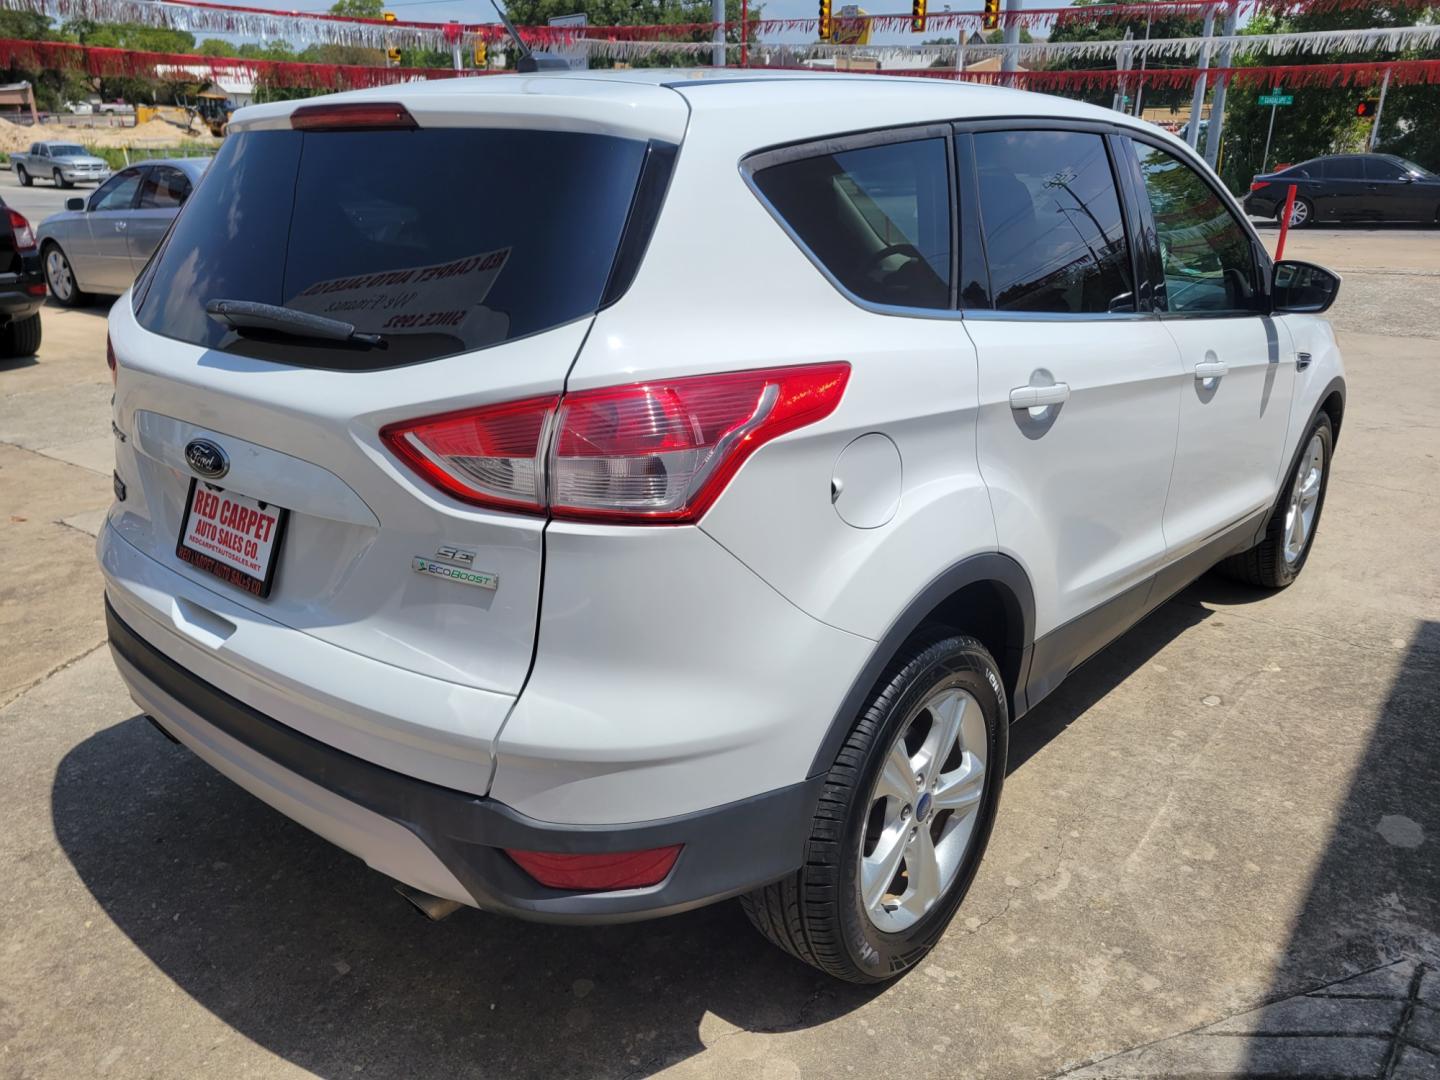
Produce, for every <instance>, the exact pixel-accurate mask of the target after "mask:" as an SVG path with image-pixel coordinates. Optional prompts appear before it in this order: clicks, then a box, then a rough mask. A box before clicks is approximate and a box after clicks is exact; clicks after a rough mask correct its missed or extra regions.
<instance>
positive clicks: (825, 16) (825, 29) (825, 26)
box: [820, 0, 834, 41]
mask: <svg viewBox="0 0 1440 1080" xmlns="http://www.w3.org/2000/svg"><path fill="white" fill-rule="evenodd" d="M832 29H834V28H833V27H832V26H831V25H830V0H820V40H821V41H829V40H830V32H831V30H832Z"/></svg>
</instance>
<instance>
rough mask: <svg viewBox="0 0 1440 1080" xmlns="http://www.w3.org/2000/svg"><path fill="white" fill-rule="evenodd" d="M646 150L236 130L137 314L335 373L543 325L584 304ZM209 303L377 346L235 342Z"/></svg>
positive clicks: (279, 339)
mask: <svg viewBox="0 0 1440 1080" xmlns="http://www.w3.org/2000/svg"><path fill="white" fill-rule="evenodd" d="M645 150H646V144H645V143H644V142H641V141H638V140H633V139H621V138H615V137H612V136H607V135H595V134H584V133H576V132H563V131H538V130H513V129H511V130H506V129H498V128H429V129H426V128H421V129H418V130H413V131H373V130H372V131H327V132H302V131H283V130H282V131H274V130H271V131H248V132H237V133H235V134H232V135H231V136H230V137H229V138H227V139H226V140H225V143H224V145H223V146H222V147H221V149H220V152H219V154H218V155H217V156H216V158H215V160H214V162H212V163H211V165H210V167H209V168H208V169H207V170H206V172H205V176H204V177H203V178H202V179H201V181H200V184H199V185H198V186H197V188H196V189H195V192H194V193H193V194H192V195H191V196H190V198H189V199H188V200H186V203H185V208H184V210H183V211H182V212H181V214H180V216H179V218H177V220H176V224H175V227H174V229H173V230H172V231H171V233H170V237H169V240H168V241H167V242H166V244H165V246H164V248H163V249H162V250H161V252H160V254H159V255H158V257H157V258H156V261H155V263H154V268H153V272H152V273H151V274H150V275H149V276H148V278H147V279H146V281H145V282H144V283H143V284H144V287H143V288H142V289H141V290H140V293H141V295H140V297H139V299H138V305H137V308H136V316H137V318H138V320H139V322H140V323H141V325H142V326H145V327H146V328H147V329H149V330H151V331H153V332H155V333H157V334H163V335H165V336H167V337H172V338H178V339H180V340H182V341H189V342H192V343H194V344H197V345H204V346H208V347H211V348H218V349H222V350H225V351H228V352H236V353H242V354H244V355H247V356H253V357H257V358H260V359H265V360H275V361H278V362H282V363H288V364H298V365H306V366H312V367H328V368H340V369H372V368H379V367H395V366H398V365H401V364H407V363H413V362H416V361H420V360H428V359H434V358H436V357H440V356H448V355H451V354H453V353H459V352H468V351H471V350H475V349H483V348H487V347H489V346H492V345H497V344H500V343H502V342H505V341H509V340H512V339H514V338H518V337H523V336H525V335H528V334H534V333H538V332H540V331H543V330H548V329H551V328H552V327H556V326H559V325H560V324H562V323H566V322H569V321H571V320H573V319H577V318H580V317H582V316H585V315H589V314H592V313H594V312H595V311H596V310H597V308H598V307H599V304H600V297H601V295H602V292H603V290H604V288H605V282H606V278H607V277H608V275H609V273H610V267H611V264H612V263H613V262H614V260H615V252H616V248H617V247H618V245H619V242H620V236H621V232H622V230H623V229H624V226H625V220H626V214H627V212H628V210H629V208H630V202H631V198H632V196H633V195H634V192H635V188H636V179H637V177H638V176H639V173H640V166H641V163H642V161H643V159H644V157H645ZM402 161H403V162H407V163H416V164H415V167H413V168H396V162H402ZM420 163H423V164H420ZM215 299H227V300H253V301H258V302H260V303H265V304H277V305H283V306H285V307H290V308H294V309H295V310H297V311H305V312H309V313H312V314H316V315H324V316H327V317H330V318H339V319H343V320H344V321H346V322H350V323H353V324H354V325H355V326H356V328H357V329H359V330H361V331H364V332H368V333H378V334H380V335H382V336H383V337H384V339H385V342H386V347H385V348H383V349H378V348H372V349H359V348H352V347H349V346H347V345H344V344H339V343H333V342H321V341H315V340H311V339H303V338H296V337H293V336H283V335H276V336H269V337H267V336H265V335H263V334H260V333H254V334H249V335H246V336H240V335H238V334H237V333H235V332H234V331H233V330H231V329H229V328H228V327H226V326H223V325H222V324H221V323H219V322H217V321H216V320H214V319H211V318H209V317H208V316H207V315H206V314H205V304H206V302H207V301H209V300H215Z"/></svg>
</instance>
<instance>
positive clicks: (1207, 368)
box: [1195, 360, 1230, 382]
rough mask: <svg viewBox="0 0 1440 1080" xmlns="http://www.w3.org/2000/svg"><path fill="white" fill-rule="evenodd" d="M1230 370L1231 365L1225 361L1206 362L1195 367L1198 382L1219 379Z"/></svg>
mask: <svg viewBox="0 0 1440 1080" xmlns="http://www.w3.org/2000/svg"><path fill="white" fill-rule="evenodd" d="M1229 370H1230V365H1229V364H1227V363H1225V361H1224V360H1206V361H1203V362H1201V363H1199V364H1196V365H1195V379H1196V381H1197V382H1204V381H1205V380H1206V379H1218V378H1220V376H1222V375H1224V374H1225V373H1226V372H1227V371H1229Z"/></svg>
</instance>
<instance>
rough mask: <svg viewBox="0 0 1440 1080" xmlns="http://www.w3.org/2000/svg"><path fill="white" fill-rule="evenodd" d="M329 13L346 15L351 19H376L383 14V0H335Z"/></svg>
mask: <svg viewBox="0 0 1440 1080" xmlns="http://www.w3.org/2000/svg"><path fill="white" fill-rule="evenodd" d="M330 14H331V15H348V16H349V17H350V18H352V19H378V18H380V16H381V15H383V14H385V3H384V0H335V3H333V4H331V5H330Z"/></svg>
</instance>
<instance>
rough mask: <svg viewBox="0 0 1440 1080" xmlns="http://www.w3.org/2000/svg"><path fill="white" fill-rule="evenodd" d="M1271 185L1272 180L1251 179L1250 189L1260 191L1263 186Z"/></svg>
mask: <svg viewBox="0 0 1440 1080" xmlns="http://www.w3.org/2000/svg"><path fill="white" fill-rule="evenodd" d="M1269 186H1270V181H1269V180H1251V181H1250V190H1251V191H1259V190H1260V189H1261V188H1262V187H1269Z"/></svg>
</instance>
